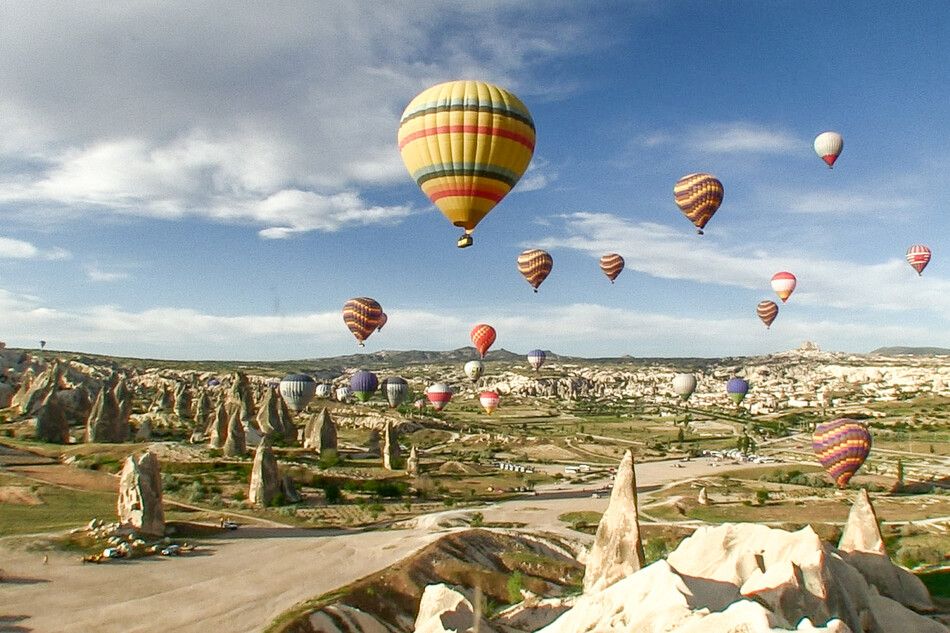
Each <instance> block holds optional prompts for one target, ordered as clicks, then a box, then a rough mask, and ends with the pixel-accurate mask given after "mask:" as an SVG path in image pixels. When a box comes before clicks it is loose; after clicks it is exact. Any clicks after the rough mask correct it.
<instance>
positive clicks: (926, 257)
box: [907, 244, 930, 277]
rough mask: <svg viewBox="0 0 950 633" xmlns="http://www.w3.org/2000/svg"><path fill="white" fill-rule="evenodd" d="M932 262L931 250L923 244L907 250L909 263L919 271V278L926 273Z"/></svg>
mask: <svg viewBox="0 0 950 633" xmlns="http://www.w3.org/2000/svg"><path fill="white" fill-rule="evenodd" d="M929 262H930V249H929V248H927V247H926V246H924V245H923V244H915V245H914V246H911V247H910V248H908V249H907V263H908V264H910V265H911V266H912V267H913V269H914V270H916V271H917V276H918V277H919V276H920V273H922V272H924V268H926V267H927V264H928V263H929Z"/></svg>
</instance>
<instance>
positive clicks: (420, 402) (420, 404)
mask: <svg viewBox="0 0 950 633" xmlns="http://www.w3.org/2000/svg"><path fill="white" fill-rule="evenodd" d="M412 408H414V409H415V410H416V411H422V410H423V409H425V408H426V399H425V398H418V399H417V400H416V401H415V402H413V403H412Z"/></svg>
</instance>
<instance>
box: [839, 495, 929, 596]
mask: <svg viewBox="0 0 950 633" xmlns="http://www.w3.org/2000/svg"><path fill="white" fill-rule="evenodd" d="M838 550H840V553H841V555H842V557H843V558H844V559H845V560H846V561H848V563H850V564H851V565H853V566H854V567H856V568H857V569H858V571H860V572H861V574H862V575H863V576H864V578H865V580H867V582H868V584H870V585H872V586H873V587H874V588H875V589H876V590H877V591H878V593H880V594H881V595H882V596H885V597H887V598H890V599H892V600H896V601H897V602H899V603H901V604H903V605H906V606H908V607H910V608H911V609H914V610H915V611H921V612H929V611H933V609H934V604H933V601H932V600H931V598H930V593H929V592H928V591H927V588H926V587H925V586H924V583H923V582H921V580H920V579H919V578H918V577H917V576H915V575H914V574H912V573H910V572H908V571H906V570H904V569H901V568H900V567H897V566H895V565H893V564H892V563H891V561H890V559H889V558H888V557H887V552H886V550H885V548H884V538H883V537H882V536H881V530H880V526H879V525H878V522H877V513H875V512H874V506H872V505H871V498H870V497H869V496H868V492H867V490H865V489H864V488H862V489H860V490H859V491H858V493H857V496H856V498H855V500H854V503H853V504H852V505H851V512H849V513H848V521H847V523H845V526H844V531H843V532H842V534H841V539H840V540H839V541H838Z"/></svg>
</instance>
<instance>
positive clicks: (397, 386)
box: [380, 376, 409, 409]
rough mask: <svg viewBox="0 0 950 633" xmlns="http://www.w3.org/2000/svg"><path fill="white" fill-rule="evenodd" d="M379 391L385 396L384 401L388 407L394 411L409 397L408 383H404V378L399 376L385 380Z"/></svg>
mask: <svg viewBox="0 0 950 633" xmlns="http://www.w3.org/2000/svg"><path fill="white" fill-rule="evenodd" d="M380 391H382V392H383V395H384V396H386V401H387V402H388V403H389V406H390V407H391V408H393V409H395V408H396V407H398V406H399V405H400V404H402V402H403V400H405V399H406V396H408V395H409V383H408V382H406V379H405V378H401V377H399V376H394V377H391V378H386V379H384V380H383V382H382V384H381V385H380Z"/></svg>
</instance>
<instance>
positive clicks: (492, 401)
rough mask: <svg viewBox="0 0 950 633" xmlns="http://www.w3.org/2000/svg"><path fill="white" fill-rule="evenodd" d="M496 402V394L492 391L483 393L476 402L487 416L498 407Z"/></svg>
mask: <svg viewBox="0 0 950 633" xmlns="http://www.w3.org/2000/svg"><path fill="white" fill-rule="evenodd" d="M498 400H499V397H498V394H497V393H495V392H494V391H483V392H482V395H480V396H478V401H479V402H481V403H482V408H483V409H485V413H487V414H488V415H491V414H492V411H494V410H495V408H496V407H497V406H498Z"/></svg>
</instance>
